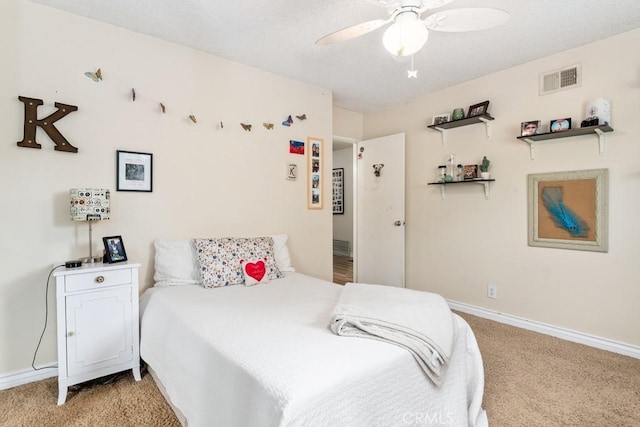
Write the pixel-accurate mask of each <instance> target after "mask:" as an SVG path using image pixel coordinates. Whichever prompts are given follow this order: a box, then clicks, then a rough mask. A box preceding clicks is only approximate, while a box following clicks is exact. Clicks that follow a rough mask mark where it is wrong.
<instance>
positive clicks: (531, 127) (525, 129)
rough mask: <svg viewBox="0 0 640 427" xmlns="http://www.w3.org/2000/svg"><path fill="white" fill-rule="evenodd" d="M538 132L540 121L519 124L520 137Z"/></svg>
mask: <svg viewBox="0 0 640 427" xmlns="http://www.w3.org/2000/svg"><path fill="white" fill-rule="evenodd" d="M539 131H540V120H530V121H528V122H522V123H520V136H532V135H535V134H537V133H538V132H539Z"/></svg>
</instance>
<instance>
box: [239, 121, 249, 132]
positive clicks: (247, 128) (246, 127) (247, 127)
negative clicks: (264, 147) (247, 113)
mask: <svg viewBox="0 0 640 427" xmlns="http://www.w3.org/2000/svg"><path fill="white" fill-rule="evenodd" d="M240 126H242V129H244V130H246V131H247V132H251V125H246V124H244V123H240Z"/></svg>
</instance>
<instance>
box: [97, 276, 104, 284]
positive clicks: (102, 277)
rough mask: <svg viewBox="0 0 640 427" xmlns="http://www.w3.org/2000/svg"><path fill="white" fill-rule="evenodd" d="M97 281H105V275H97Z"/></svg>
mask: <svg viewBox="0 0 640 427" xmlns="http://www.w3.org/2000/svg"><path fill="white" fill-rule="evenodd" d="M96 282H98V283H102V282H104V276H98V277H96Z"/></svg>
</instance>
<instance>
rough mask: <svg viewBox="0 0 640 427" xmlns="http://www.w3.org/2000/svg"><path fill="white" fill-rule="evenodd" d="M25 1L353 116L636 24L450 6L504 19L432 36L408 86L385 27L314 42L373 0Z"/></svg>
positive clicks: (577, 10)
mask: <svg viewBox="0 0 640 427" xmlns="http://www.w3.org/2000/svg"><path fill="white" fill-rule="evenodd" d="M30 1H32V2H34V3H39V4H43V5H47V6H51V7H55V8H57V9H61V10H65V11H68V12H71V13H75V14H78V15H82V16H86V17H88V18H91V19H95V20H97V21H102V22H106V23H109V24H113V25H115V26H118V27H122V28H126V29H129V30H132V31H136V32H138V33H143V34H147V35H150V36H153V37H156V38H159V39H163V40H166V41H170V42H173V43H177V44H180V45H184V46H189V47H192V48H195V49H198V50H201V51H205V52H209V53H212V54H214V55H217V56H220V57H224V58H227V59H230V60H233V61H236V62H239V63H243V64H246V65H251V66H254V67H257V68H260V69H263V70H266V71H269V72H272V73H276V74H279V75H283V76H287V77H291V78H293V79H296V80H299V81H303V82H307V83H310V84H313V85H317V86H320V87H323V88H327V89H330V90H332V91H333V94H334V105H336V106H338V107H342V108H345V109H348V110H352V111H359V112H366V111H369V110H374V109H378V108H382V107H384V106H386V105H390V104H395V103H398V102H402V101H405V100H407V99H410V98H414V97H417V96H420V95H424V94H427V93H429V92H433V91H435V90H438V89H442V88H445V87H448V86H452V85H455V84H457V83H460V82H464V81H468V80H472V79H474V78H477V77H480V76H483V75H486V74H490V73H492V72H495V71H498V70H502V69H506V68H509V67H512V66H514V65H517V64H522V63H525V62H529V61H532V60H534V59H537V58H541V57H544V56H547V55H550V54H553V53H556V52H560V51H563V50H567V49H570V48H573V47H577V46H581V45H584V44H587V43H590V42H593V41H595V40H599V39H602V38H606V37H609V36H612V35H614V34H618V33H622V32H625V31H629V30H632V29H636V28H639V27H640V0H610V1H604V0H534V1H532V0H482V1H471V0H457V1H454V2H452V3H451V4H449V5H447V6H445V7H443V8H442V9H437V10H444V9H454V8H459V7H494V8H498V9H502V10H505V11H507V12H508V13H509V15H510V19H509V21H508V22H507V24H505V25H503V26H501V27H498V28H494V29H490V30H484V31H479V32H471V33H444V32H435V31H431V32H430V35H429V41H428V42H427V44H426V45H425V47H424V48H423V49H422V50H421V51H419V52H418V53H417V54H416V55H415V56H414V67H415V69H416V70H418V78H417V79H409V78H407V70H408V69H409V68H410V66H411V63H410V61H403V62H399V61H397V60H394V59H393V58H392V57H391V56H390V55H389V54H388V53H387V52H386V51H385V50H384V48H383V47H382V34H383V32H384V28H382V29H378V30H376V31H374V32H372V33H369V34H367V35H365V36H362V37H359V38H357V39H354V40H350V41H347V42H342V43H338V44H334V45H329V46H316V45H315V44H314V42H315V41H316V40H317V39H319V38H320V37H322V36H324V35H326V34H329V33H331V32H334V31H337V30H340V29H342V28H344V27H348V26H350V25H354V24H358V23H360V22H363V21H367V20H372V19H379V18H387V17H388V13H387V11H386V10H385V9H384V8H383V7H381V6H378V5H376V4H374V3H375V2H373V1H372V0H267V1H256V0H134V1H132V0H30ZM423 16H424V15H423ZM385 28H386V27H385ZM630 54H636V55H637V54H638V53H637V52H633V53H632V52H630Z"/></svg>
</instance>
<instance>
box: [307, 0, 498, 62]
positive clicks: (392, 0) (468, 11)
mask: <svg viewBox="0 0 640 427" xmlns="http://www.w3.org/2000/svg"><path fill="white" fill-rule="evenodd" d="M366 1H368V2H370V3H374V4H376V5H379V6H383V7H385V8H387V9H388V11H389V12H390V17H389V18H387V19H374V20H372V21H367V22H363V23H360V24H357V25H353V26H351V27H347V28H344V29H342V30H339V31H336V32H334V33H331V34H328V35H326V36H324V37H322V38H320V39H319V40H317V41H316V44H317V45H328V44H333V43H337V42H342V41H346V40H350V39H353V38H356V37H360V36H362V35H364V34H367V33H370V32H371V31H374V30H377V29H378V28H380V27H382V26H384V25H387V24H389V23H391V22H393V24H392V25H391V26H390V27H389V28H387V30H386V31H385V33H384V36H383V38H382V43H383V45H384V47H385V49H387V50H388V51H389V53H391V54H392V55H394V56H397V57H400V56H408V55H413V54H414V53H415V52H417V51H419V50H420V49H421V48H422V46H424V44H425V43H426V42H427V39H428V38H429V31H428V30H434V31H444V32H465V31H477V30H484V29H487V28H492V27H496V26H498V25H502V24H504V23H505V22H507V20H508V19H509V15H508V14H507V12H505V11H503V10H500V9H492V8H461V9H449V10H444V11H441V12H436V13H432V14H429V15H427V16H426V17H422V14H423V13H425V12H427V11H429V10H431V9H437V8H439V7H442V6H445V5H447V4H449V3H451V2H452V1H453V0H366Z"/></svg>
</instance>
